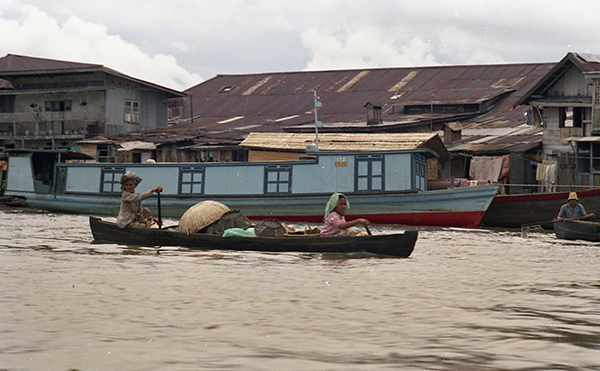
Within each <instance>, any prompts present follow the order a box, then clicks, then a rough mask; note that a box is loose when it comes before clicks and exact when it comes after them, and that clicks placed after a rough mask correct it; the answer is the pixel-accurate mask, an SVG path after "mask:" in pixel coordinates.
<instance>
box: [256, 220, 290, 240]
mask: <svg viewBox="0 0 600 371" xmlns="http://www.w3.org/2000/svg"><path fill="white" fill-rule="evenodd" d="M254 233H256V235H257V236H258V237H282V236H283V235H285V234H286V233H287V229H286V228H285V226H284V225H283V223H281V222H280V221H279V220H275V219H265V220H262V221H260V222H258V224H256V225H255V226H254Z"/></svg>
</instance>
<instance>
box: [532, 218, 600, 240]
mask: <svg viewBox="0 0 600 371" xmlns="http://www.w3.org/2000/svg"><path fill="white" fill-rule="evenodd" d="M590 217H591V215H589V214H588V215H584V216H580V217H577V218H569V219H563V220H561V222H567V221H569V220H580V219H586V218H590ZM557 221H558V220H557V219H556V218H554V219H552V220H544V221H541V222H535V223H528V224H521V237H522V238H527V232H529V229H530V228H531V227H534V226H536V225H542V224H549V223H554V222H557Z"/></svg>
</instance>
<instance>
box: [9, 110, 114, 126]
mask: <svg viewBox="0 0 600 371" xmlns="http://www.w3.org/2000/svg"><path fill="white" fill-rule="evenodd" d="M104 118H105V116H104V111H87V112H71V111H60V112H12V113H0V123H11V124H12V123H17V124H19V123H35V122H38V123H44V122H68V121H82V122H88V121H104Z"/></svg>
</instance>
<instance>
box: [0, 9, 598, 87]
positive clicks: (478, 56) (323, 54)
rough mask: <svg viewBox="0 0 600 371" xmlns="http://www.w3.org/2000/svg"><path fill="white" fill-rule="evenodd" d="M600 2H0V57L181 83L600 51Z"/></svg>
mask: <svg viewBox="0 0 600 371" xmlns="http://www.w3.org/2000/svg"><path fill="white" fill-rule="evenodd" d="M599 14H600V1H598V0H583V1H581V0H574V1H566V0H564V1H563V0H539V1H538V0H520V1H513V0H511V1H508V0H505V1H499V0H497V1H493V2H492V1H485V0H444V1H430V0H398V1H391V0H383V1H382V0H375V1H374V0H371V1H363V0H354V1H343V0H302V1H297V0H295V1H288V0H215V1H205V0H178V1H168V0H126V1H123V0H118V1H117V0H104V1H81V0H78V1H75V0H0V35H1V36H0V56H4V55H6V54H20V55H28V56H34V57H45V58H53V59H61V60H70V61H77V62H87V63H95V64H103V65H105V66H106V67H109V68H112V69H115V70H118V71H120V72H123V73H126V74H128V75H131V76H133V77H136V78H140V79H143V80H147V81H150V82H153V83H157V84H160V85H164V86H167V87H170V88H174V89H178V90H184V89H187V88H189V87H191V86H194V85H196V84H198V83H200V82H202V81H203V80H206V79H209V78H211V77H213V76H215V75H216V74H240V73H258V72H280V71H299V70H318V69H345V68H369V67H406V66H430V65H447V64H452V65H462V64H482V63H519V62H556V61H559V60H560V59H561V58H562V57H564V56H565V54H566V53H567V52H569V51H573V52H582V53H598V54H600V37H599V36H598V35H600V22H599V21H598V15H599Z"/></svg>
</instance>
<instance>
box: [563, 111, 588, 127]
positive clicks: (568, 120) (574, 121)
mask: <svg viewBox="0 0 600 371" xmlns="http://www.w3.org/2000/svg"><path fill="white" fill-rule="evenodd" d="M558 112H559V117H558V126H559V127H561V128H580V127H581V126H582V123H583V108H581V107H560V109H559V111H558Z"/></svg>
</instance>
